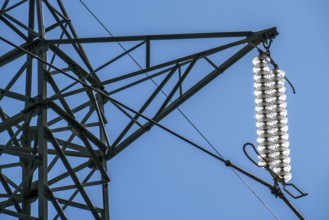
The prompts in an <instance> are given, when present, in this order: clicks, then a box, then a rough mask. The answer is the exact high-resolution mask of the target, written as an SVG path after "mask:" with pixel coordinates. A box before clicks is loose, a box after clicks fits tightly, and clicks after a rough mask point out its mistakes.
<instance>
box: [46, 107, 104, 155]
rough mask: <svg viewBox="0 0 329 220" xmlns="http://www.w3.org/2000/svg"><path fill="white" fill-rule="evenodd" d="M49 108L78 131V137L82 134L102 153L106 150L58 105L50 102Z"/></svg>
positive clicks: (102, 144)
mask: <svg viewBox="0 0 329 220" xmlns="http://www.w3.org/2000/svg"><path fill="white" fill-rule="evenodd" d="M48 105H49V107H50V108H51V109H52V110H53V111H54V112H56V113H57V114H58V115H60V116H61V117H63V119H65V120H66V121H67V122H68V123H69V124H70V126H71V127H72V128H74V129H75V130H77V131H79V133H78V135H79V134H81V133H80V132H83V133H84V135H85V137H87V138H88V139H89V140H90V141H91V142H93V143H94V144H95V145H96V146H97V147H98V148H99V149H101V150H102V151H106V150H108V148H107V146H106V145H105V144H104V143H102V142H101V141H100V140H99V139H98V138H97V137H95V136H94V135H93V134H92V133H91V132H90V131H88V130H87V129H86V128H85V127H84V126H83V125H82V124H80V123H79V122H78V121H76V120H75V119H74V118H73V117H72V116H70V115H69V114H68V113H66V112H65V111H64V110H63V109H61V108H60V107H59V106H58V105H56V104H55V103H53V102H50V103H49V104H48Z"/></svg>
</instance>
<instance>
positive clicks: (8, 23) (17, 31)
mask: <svg viewBox="0 0 329 220" xmlns="http://www.w3.org/2000/svg"><path fill="white" fill-rule="evenodd" d="M0 20H1V21H3V23H5V24H6V25H7V26H8V27H9V28H11V29H12V30H13V31H14V32H15V33H16V34H17V35H18V36H20V37H21V38H22V39H23V40H26V41H27V40H28V37H27V36H26V35H25V34H24V33H23V32H21V31H20V30H19V29H18V28H17V27H16V26H15V25H13V24H12V23H10V22H9V21H8V20H7V19H6V18H5V17H3V16H0Z"/></svg>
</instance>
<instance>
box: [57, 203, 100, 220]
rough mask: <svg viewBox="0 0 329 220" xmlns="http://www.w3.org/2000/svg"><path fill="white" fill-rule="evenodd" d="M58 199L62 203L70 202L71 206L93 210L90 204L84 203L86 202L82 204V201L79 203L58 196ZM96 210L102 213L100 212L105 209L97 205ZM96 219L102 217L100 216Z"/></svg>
mask: <svg viewBox="0 0 329 220" xmlns="http://www.w3.org/2000/svg"><path fill="white" fill-rule="evenodd" d="M56 199H57V201H58V202H59V203H61V204H69V206H71V207H75V208H79V209H84V210H88V211H91V210H90V207H89V206H88V205H84V204H81V203H78V202H73V201H68V200H66V199H62V198H56ZM95 210H96V211H97V212H98V213H100V214H101V213H102V212H103V209H101V208H98V207H95ZM95 219H101V217H99V216H98V217H97V218H95Z"/></svg>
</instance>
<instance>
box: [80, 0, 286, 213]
mask: <svg viewBox="0 0 329 220" xmlns="http://www.w3.org/2000/svg"><path fill="white" fill-rule="evenodd" d="M79 1H80V3H81V4H82V5H83V6H84V7H85V9H86V10H87V11H88V12H89V13H90V14H91V15H92V16H93V17H94V18H95V20H96V21H97V22H98V23H99V24H100V25H101V26H102V27H103V29H104V30H105V31H106V32H107V33H108V34H109V35H110V36H111V37H114V35H113V34H112V33H111V31H110V30H109V29H108V28H107V27H106V26H105V25H104V23H103V22H102V21H101V20H100V19H99V18H98V17H97V16H96V15H95V13H93V11H92V10H91V9H90V8H89V7H88V6H87V5H86V4H85V3H84V2H83V1H82V0H79ZM117 43H118V45H119V46H120V47H121V48H122V49H123V50H124V52H127V50H126V48H125V47H124V46H123V45H122V44H121V43H120V42H117ZM127 55H128V56H129V57H130V58H131V60H132V61H133V62H134V63H135V64H136V65H137V66H138V67H139V68H140V69H143V67H142V66H141V65H140V64H139V63H138V61H137V60H136V59H135V58H134V57H133V56H132V55H131V54H130V53H127ZM145 74H146V75H147V76H149V74H148V73H147V72H146V73H145ZM150 79H151V81H152V82H153V84H154V85H155V86H156V87H158V86H159V85H158V84H157V83H156V82H155V81H154V80H153V79H152V78H150ZM160 91H161V93H162V94H163V95H165V96H166V97H168V95H167V94H166V93H165V92H164V91H163V90H162V89H161V90H160ZM170 102H172V100H170ZM177 110H178V111H179V113H180V114H181V115H182V116H183V117H184V118H185V119H186V120H187V122H188V123H189V124H190V125H191V126H192V127H193V128H194V129H195V131H196V132H197V133H198V134H199V135H200V136H201V137H202V138H203V139H204V141H206V142H207V143H208V145H209V146H210V147H211V148H212V149H213V150H214V151H215V152H216V154H217V155H218V156H219V157H221V158H222V159H224V157H223V156H222V155H221V153H219V151H218V150H217V149H216V148H215V146H214V145H213V144H212V143H211V142H210V141H209V140H208V138H207V137H206V136H205V135H204V134H203V133H202V132H201V130H200V129H199V128H198V127H197V126H196V125H195V124H194V123H193V122H192V121H191V120H190V119H189V117H188V116H187V115H186V114H185V113H184V112H183V111H182V110H181V109H180V108H179V107H177ZM230 168H231V170H232V171H233V172H234V173H235V174H236V175H237V176H238V178H239V179H240V180H241V181H242V182H243V183H244V185H245V186H246V187H247V188H248V189H249V190H250V191H251V192H252V193H253V194H254V195H255V196H256V198H257V199H258V200H259V201H260V202H261V203H262V204H263V205H264V206H265V207H266V209H268V211H269V212H270V213H271V214H272V215H273V217H274V218H275V219H277V220H279V218H278V216H277V215H276V214H275V213H274V211H273V210H272V209H271V208H270V207H269V206H268V205H267V204H266V203H265V201H264V200H263V199H262V198H261V197H260V196H259V195H258V194H257V193H256V191H255V190H254V189H253V188H252V187H251V186H250V185H249V184H248V183H247V182H246V180H245V179H244V178H243V177H242V176H241V175H240V174H239V173H238V172H236V171H235V170H234V169H233V168H232V167H230Z"/></svg>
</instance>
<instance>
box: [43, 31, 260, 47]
mask: <svg viewBox="0 0 329 220" xmlns="http://www.w3.org/2000/svg"><path fill="white" fill-rule="evenodd" d="M253 34H254V32H251V31H242V32H213V33H194V34H193V33H191V34H163V35H139V36H117V37H90V38H79V39H62V40H58V39H49V40H47V43H48V44H50V45H52V44H72V43H106V42H124V41H147V40H150V41H155V40H183V39H202V38H228V37H249V36H251V35H253Z"/></svg>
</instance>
